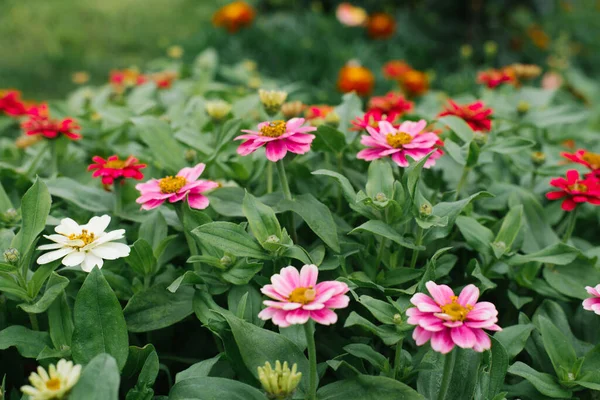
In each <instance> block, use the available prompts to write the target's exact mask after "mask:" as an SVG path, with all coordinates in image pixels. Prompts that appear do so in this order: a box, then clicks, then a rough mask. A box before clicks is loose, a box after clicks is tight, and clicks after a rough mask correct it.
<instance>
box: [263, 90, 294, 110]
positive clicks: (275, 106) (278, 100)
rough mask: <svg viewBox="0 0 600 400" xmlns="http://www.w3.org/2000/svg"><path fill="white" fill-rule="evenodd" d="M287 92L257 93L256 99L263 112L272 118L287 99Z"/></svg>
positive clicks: (264, 91) (268, 91)
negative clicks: (258, 100) (257, 98)
mask: <svg viewBox="0 0 600 400" xmlns="http://www.w3.org/2000/svg"><path fill="white" fill-rule="evenodd" d="M287 95H288V94H287V92H284V91H283V90H264V89H260V90H259V91H258V97H259V99H260V102H261V103H262V105H263V107H264V109H265V111H266V112H267V114H269V115H270V116H273V115H275V114H277V113H278V112H279V110H281V106H282V105H283V103H284V102H285V99H286V98H287Z"/></svg>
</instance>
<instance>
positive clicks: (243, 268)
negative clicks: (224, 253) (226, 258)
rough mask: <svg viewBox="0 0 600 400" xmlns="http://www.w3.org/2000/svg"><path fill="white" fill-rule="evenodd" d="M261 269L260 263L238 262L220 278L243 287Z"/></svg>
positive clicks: (242, 260)
mask: <svg viewBox="0 0 600 400" xmlns="http://www.w3.org/2000/svg"><path fill="white" fill-rule="evenodd" d="M262 267H263V264H262V263H253V262H248V261H247V259H240V260H238V261H237V262H236V263H235V264H234V265H233V266H232V267H231V268H229V269H228V270H227V271H224V272H223V273H222V274H221V277H222V278H223V279H224V280H226V281H227V282H229V283H232V284H234V285H245V284H247V283H248V282H250V280H251V279H252V278H253V277H254V275H256V274H257V273H258V272H259V271H260V270H261V269H262Z"/></svg>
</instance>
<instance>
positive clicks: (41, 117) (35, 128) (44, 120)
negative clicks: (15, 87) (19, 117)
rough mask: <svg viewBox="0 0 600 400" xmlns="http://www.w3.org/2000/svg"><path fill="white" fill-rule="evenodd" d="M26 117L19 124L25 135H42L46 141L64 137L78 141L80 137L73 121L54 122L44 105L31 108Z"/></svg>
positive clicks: (77, 126) (64, 119) (67, 119)
mask: <svg viewBox="0 0 600 400" xmlns="http://www.w3.org/2000/svg"><path fill="white" fill-rule="evenodd" d="M27 115H28V116H29V119H27V120H25V121H23V122H22V123H21V128H23V130H24V131H25V134H26V135H29V136H34V135H42V136H44V137H46V138H48V139H56V138H57V137H59V136H61V135H64V136H66V137H68V138H69V139H71V140H79V139H81V137H82V136H81V134H80V133H79V130H80V129H81V128H80V127H79V125H77V121H76V120H75V119H73V118H63V119H61V120H56V119H53V118H51V117H50V112H49V110H48V105H46V104H40V105H38V106H33V107H31V108H30V109H29V110H27Z"/></svg>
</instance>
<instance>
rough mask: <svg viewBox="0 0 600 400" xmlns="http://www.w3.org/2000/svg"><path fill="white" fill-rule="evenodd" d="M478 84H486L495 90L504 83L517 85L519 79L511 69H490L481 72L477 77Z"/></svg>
mask: <svg viewBox="0 0 600 400" xmlns="http://www.w3.org/2000/svg"><path fill="white" fill-rule="evenodd" d="M477 83H481V84H484V85H486V86H487V87H488V88H490V89H493V88H495V87H497V86H500V85H501V84H503V83H508V84H511V85H516V84H517V79H516V77H515V73H514V71H513V70H512V69H511V68H502V69H488V70H487V71H480V72H479V74H478V75H477Z"/></svg>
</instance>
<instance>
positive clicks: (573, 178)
mask: <svg viewBox="0 0 600 400" xmlns="http://www.w3.org/2000/svg"><path fill="white" fill-rule="evenodd" d="M550 185H552V186H554V187H556V188H559V189H560V190H557V191H554V192H548V193H546V198H547V199H548V200H558V199H563V202H562V204H561V207H562V209H563V210H565V211H573V210H574V209H575V207H577V204H580V203H590V204H594V205H596V206H598V205H600V181H599V180H598V179H597V178H596V177H595V176H594V175H588V176H586V177H585V178H584V179H580V178H579V172H578V171H577V170H575V169H570V170H568V171H567V179H565V178H555V179H552V180H551V181H550Z"/></svg>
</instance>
